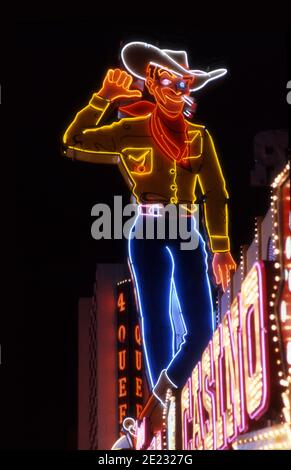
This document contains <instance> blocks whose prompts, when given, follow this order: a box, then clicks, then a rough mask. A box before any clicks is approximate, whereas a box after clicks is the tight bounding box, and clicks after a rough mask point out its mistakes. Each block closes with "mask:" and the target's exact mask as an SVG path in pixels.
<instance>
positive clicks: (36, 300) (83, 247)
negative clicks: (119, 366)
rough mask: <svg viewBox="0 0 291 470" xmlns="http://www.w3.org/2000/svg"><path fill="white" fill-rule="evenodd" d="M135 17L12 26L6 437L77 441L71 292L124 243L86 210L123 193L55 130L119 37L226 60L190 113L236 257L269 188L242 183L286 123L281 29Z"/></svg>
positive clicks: (203, 63) (112, 57) (84, 288)
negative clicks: (104, 233)
mask: <svg viewBox="0 0 291 470" xmlns="http://www.w3.org/2000/svg"><path fill="white" fill-rule="evenodd" d="M135 24H136V26H133V25H134V23H133V22H132V21H128V23H126V21H124V22H123V25H122V27H121V26H116V27H112V28H111V29H110V30H108V29H107V30H105V28H103V30H102V29H100V28H97V26H96V22H94V21H91V22H88V21H85V20H83V21H80V22H77V21H42V22H35V21H34V22H28V21H23V22H19V24H18V28H17V41H18V56H17V67H16V65H15V69H17V71H18V76H17V77H15V76H14V77H13V78H14V80H12V82H11V85H10V87H8V97H9V98H10V100H11V103H13V106H14V111H13V116H14V118H13V125H14V126H16V127H17V133H16V134H15V143H16V141H17V160H16V162H15V165H14V171H15V174H16V196H17V199H16V204H17V205H16V209H15V211H16V212H15V213H16V214H17V224H18V227H21V236H19V237H18V235H19V232H17V233H18V235H17V236H16V240H15V242H14V244H13V247H14V252H15V254H16V258H17V268H16V269H15V270H14V273H13V281H12V284H13V292H14V298H11V303H12V304H13V305H17V307H16V313H15V315H14V316H13V317H12V318H10V321H11V326H12V328H13V330H12V335H11V336H12V338H11V340H9V341H8V340H7V341H4V342H3V343H2V354H4V353H3V350H4V352H5V355H4V357H5V361H4V362H3V364H2V366H1V368H2V372H3V374H6V375H5V384H6V393H7V397H6V403H7V407H5V408H6V410H5V412H4V418H5V420H6V421H5V422H7V425H6V431H7V432H6V436H5V437H6V440H5V438H4V441H2V446H4V447H10V448H59V449H64V448H74V447H75V446H76V430H77V427H76V426H77V393H76V392H77V369H76V365H77V362H76V361H77V305H78V298H79V297H80V296H90V295H91V294H92V287H93V282H94V272H95V266H96V263H97V262H120V261H123V260H124V259H125V256H126V243H125V242H124V241H119V240H118V241H114V240H112V241H108V240H107V241H104V240H102V241H98V242H97V241H94V240H93V239H92V238H91V234H90V227H91V223H92V218H91V216H90V212H91V208H92V206H93V205H94V204H96V203H97V202H105V203H106V202H107V203H109V204H112V201H113V194H116V195H119V194H122V195H124V196H125V197H126V198H128V197H129V193H128V190H127V188H126V186H125V183H124V182H123V180H122V177H121V175H120V174H119V173H118V171H117V169H116V168H114V167H111V166H108V167H107V166H103V165H102V166H94V165H90V164H84V163H80V162H71V161H67V160H65V158H64V157H62V155H61V137H62V134H63V132H64V130H65V129H66V127H67V125H68V124H69V123H70V122H71V120H72V118H73V116H74V114H75V113H76V112H77V111H78V110H80V108H82V107H83V106H84V105H85V104H86V103H87V102H88V100H89V99H90V97H91V95H92V93H93V92H95V91H97V90H98V88H99V87H100V85H101V83H102V79H103V77H104V74H105V72H106V70H107V68H109V67H116V66H119V59H118V53H119V50H120V47H121V45H122V44H124V43H126V42H128V41H131V40H144V41H147V42H151V43H153V44H155V45H158V46H160V47H162V48H169V49H170V48H172V49H182V48H184V49H185V50H187V52H188V55H189V63H190V67H191V68H201V69H207V67H209V68H210V69H211V68H217V67H220V66H222V67H226V68H227V69H228V70H229V73H228V75H227V76H226V77H224V78H223V79H220V80H217V82H216V83H215V84H214V83H213V84H210V85H209V86H206V87H205V88H204V89H203V90H202V91H201V92H199V93H197V95H196V96H197V100H198V111H197V114H196V116H195V118H194V121H196V122H197V123H201V124H205V125H206V126H207V127H208V129H209V130H210V132H211V133H212V135H213V137H214V141H215V143H216V146H217V151H218V154H219V156H220V161H221V165H222V168H223V171H224V175H225V178H226V181H227V183H228V189H229V193H230V197H231V199H230V234H231V242H232V247H233V250H232V251H233V255H234V257H235V258H236V260H238V255H239V247H240V245H241V244H248V243H250V242H251V241H252V238H253V220H254V217H255V216H256V215H264V213H265V212H266V210H267V207H268V201H269V199H268V198H269V191H268V189H267V188H260V189H258V188H257V189H256V188H252V187H251V186H250V169H251V167H252V165H253V138H254V136H255V134H256V133H257V132H259V131H263V130H268V129H284V128H285V129H286V128H287V108H288V107H287V105H286V92H285V90H286V82H287V78H286V77H287V71H286V61H287V34H286V33H285V32H284V30H282V32H281V33H279V32H273V33H272V32H266V31H265V32H263V31H261V32H258V31H257V32H243V30H242V29H241V30H239V31H236V32H235V31H234V30H232V31H231V32H227V30H225V29H223V30H222V31H219V30H217V31H215V32H211V30H210V31H209V30H207V31H204V32H202V31H201V29H200V30H199V31H198V30H197V29H195V28H193V31H191V30H188V32H185V28H182V27H181V29H179V27H177V26H172V25H167V26H165V23H164V24H162V25H161V24H159V25H158V24H152V25H151V27H150V28H149V26H148V25H146V24H142V23H140V24H138V22H136V23H135ZM191 29H192V28H191ZM153 31H156V33H153ZM15 60H16V59H15ZM16 78H17V80H16ZM2 94H3V91H2ZM2 99H4V98H3V97H2ZM4 104H5V103H4ZM12 415H13V416H14V415H15V417H13V419H11V416H12ZM16 416H17V418H16ZM16 428H17V430H16ZM12 436H13V437H12ZM3 442H4V444H3Z"/></svg>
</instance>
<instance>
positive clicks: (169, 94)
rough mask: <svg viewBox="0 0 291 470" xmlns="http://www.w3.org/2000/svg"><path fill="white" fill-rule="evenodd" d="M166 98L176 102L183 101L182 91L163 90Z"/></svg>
mask: <svg viewBox="0 0 291 470" xmlns="http://www.w3.org/2000/svg"><path fill="white" fill-rule="evenodd" d="M163 96H164V99H168V100H169V101H173V102H174V103H181V102H182V101H183V98H182V96H183V95H182V93H181V92H179V93H175V92H174V91H173V90H171V89H168V90H163Z"/></svg>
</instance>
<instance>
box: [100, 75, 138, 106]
mask: <svg viewBox="0 0 291 470" xmlns="http://www.w3.org/2000/svg"><path fill="white" fill-rule="evenodd" d="M131 84H132V76H131V75H129V74H128V73H127V72H125V71H124V70H120V69H115V70H113V69H109V70H108V72H107V74H106V77H105V79H104V81H103V85H102V88H101V90H100V91H99V92H98V93H97V94H98V95H99V96H100V97H101V98H105V99H106V100H109V101H115V100H117V99H118V98H140V97H141V96H142V93H141V92H140V91H139V90H130V86H131Z"/></svg>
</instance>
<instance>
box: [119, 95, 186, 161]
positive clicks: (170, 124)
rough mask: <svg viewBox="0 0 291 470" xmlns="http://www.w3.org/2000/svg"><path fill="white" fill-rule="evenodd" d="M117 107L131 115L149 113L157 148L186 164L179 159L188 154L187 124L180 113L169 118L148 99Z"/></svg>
mask: <svg viewBox="0 0 291 470" xmlns="http://www.w3.org/2000/svg"><path fill="white" fill-rule="evenodd" d="M119 109H120V111H121V112H124V113H126V114H128V115H129V116H133V117H137V116H145V115H147V114H151V121H150V129H151V134H152V136H153V138H154V140H155V142H156V143H157V145H158V146H159V148H160V149H161V150H162V152H163V153H164V154H165V155H167V157H170V158H172V159H173V160H176V162H177V163H178V164H180V165H183V166H186V167H187V166H188V162H187V161H181V160H182V159H183V158H187V157H188V156H189V144H188V143H187V141H188V134H187V124H186V121H185V119H184V117H183V115H182V114H180V115H179V116H178V117H177V118H175V119H171V118H169V117H167V116H166V115H165V114H164V113H163V112H162V111H161V110H160V109H159V108H158V107H157V106H156V105H155V104H154V103H151V102H150V101H138V102H136V103H133V104H130V105H127V106H122V107H120V108H119Z"/></svg>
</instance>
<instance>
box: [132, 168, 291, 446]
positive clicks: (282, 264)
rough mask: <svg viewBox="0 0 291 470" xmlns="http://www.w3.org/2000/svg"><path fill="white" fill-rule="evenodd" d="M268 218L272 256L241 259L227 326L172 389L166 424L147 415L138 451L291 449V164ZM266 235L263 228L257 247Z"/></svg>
mask: <svg viewBox="0 0 291 470" xmlns="http://www.w3.org/2000/svg"><path fill="white" fill-rule="evenodd" d="M267 216H269V221H270V223H269V227H270V237H269V240H268V243H267V245H266V244H265V245H266V247H267V249H266V250H265V251H266V252H267V253H268V256H262V255H261V256H260V255H257V256H256V259H255V261H254V263H253V264H252V266H247V268H245V267H244V266H245V265H246V264H247V259H246V256H244V254H243V253H242V259H241V264H240V267H239V268H238V269H239V270H240V271H239V273H240V274H241V282H240V289H239V291H238V292H237V293H236V294H235V295H231V292H233V290H232V289H233V286H230V290H229V292H228V293H227V295H228V297H229V298H230V299H231V301H230V302H229V304H228V308H227V309H226V310H225V311H223V310H221V317H222V320H221V323H220V324H219V326H218V327H217V329H216V331H215V332H214V335H213V337H212V339H211V341H210V342H209V344H208V345H207V347H206V349H205V351H204V352H203V354H202V357H201V360H200V361H199V362H198V364H197V365H196V367H195V368H194V370H193V371H192V375H191V377H189V379H188V380H187V383H186V384H185V386H184V387H183V389H182V390H180V391H178V392H177V393H176V392H175V391H174V392H173V391H171V390H169V391H168V395H167V408H166V409H165V410H164V413H163V417H162V420H160V421H157V420H156V419H155V418H154V417H153V416H150V415H149V416H147V415H146V413H144V414H143V416H142V419H140V420H139V421H138V427H137V434H136V440H135V441H136V446H135V447H136V449H170V450H172V449H197V450H199V449H201V450H203V449H205V450H210V449H217V450H220V449H221V450H222V449H264V450H267V449H270V450H271V449H291V426H290V423H291V416H290V393H291V231H290V178H289V167H288V166H287V167H286V168H285V169H284V170H283V171H282V173H281V174H280V175H278V177H277V178H276V180H275V182H274V183H273V185H272V202H271V208H270V211H269V213H268V214H267ZM264 223H265V224H266V223H267V220H265V219H264V221H263V224H264ZM265 226H267V225H265ZM264 236H265V234H264V226H262V225H261V227H260V230H259V229H257V233H256V239H255V241H254V246H255V244H257V245H259V244H262V243H263V242H262V239H263V238H264ZM260 252H261V253H262V250H257V253H260ZM173 393H175V394H173Z"/></svg>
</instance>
